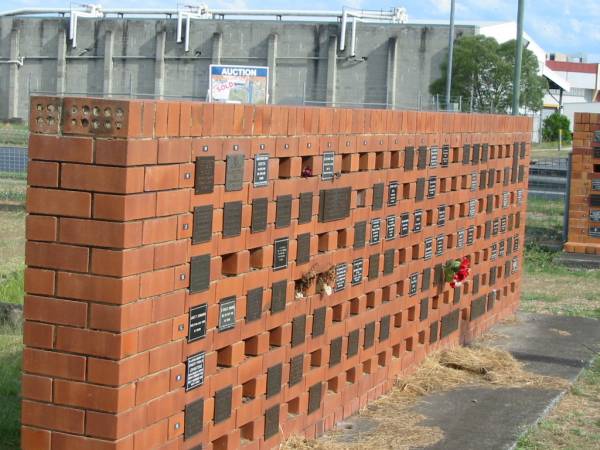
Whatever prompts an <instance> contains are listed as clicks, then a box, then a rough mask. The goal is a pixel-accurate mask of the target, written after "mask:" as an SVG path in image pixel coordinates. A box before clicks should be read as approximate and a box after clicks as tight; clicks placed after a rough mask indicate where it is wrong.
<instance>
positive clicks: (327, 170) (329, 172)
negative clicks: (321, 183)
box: [321, 152, 335, 180]
mask: <svg viewBox="0 0 600 450" xmlns="http://www.w3.org/2000/svg"><path fill="white" fill-rule="evenodd" d="M334 171H335V153H334V152H323V166H322V173H321V179H323V180H333V174H334Z"/></svg>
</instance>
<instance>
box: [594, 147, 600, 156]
mask: <svg viewBox="0 0 600 450" xmlns="http://www.w3.org/2000/svg"><path fill="white" fill-rule="evenodd" d="M593 151H594V158H600V147H594V148H593Z"/></svg>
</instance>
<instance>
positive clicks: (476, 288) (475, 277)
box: [471, 274, 479, 294]
mask: <svg viewBox="0 0 600 450" xmlns="http://www.w3.org/2000/svg"><path fill="white" fill-rule="evenodd" d="M478 292H479V274H476V275H473V289H471V294H477V293H478Z"/></svg>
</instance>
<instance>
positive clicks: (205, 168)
mask: <svg viewBox="0 0 600 450" xmlns="http://www.w3.org/2000/svg"><path fill="white" fill-rule="evenodd" d="M214 185H215V157H214V156H198V157H197V158H196V177H195V183H194V193H195V194H196V195H198V194H210V193H211V192H213V189H214Z"/></svg>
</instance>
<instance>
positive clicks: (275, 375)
mask: <svg viewBox="0 0 600 450" xmlns="http://www.w3.org/2000/svg"><path fill="white" fill-rule="evenodd" d="M282 375H283V364H276V365H274V366H273V367H269V368H268V369H267V393H266V397H267V398H269V397H273V396H274V395H275V394H279V393H280V392H281V379H282Z"/></svg>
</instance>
